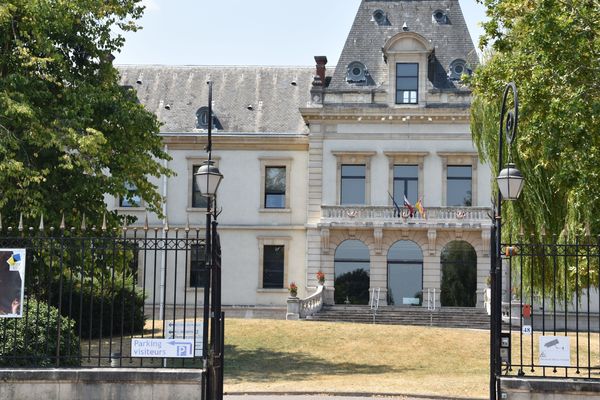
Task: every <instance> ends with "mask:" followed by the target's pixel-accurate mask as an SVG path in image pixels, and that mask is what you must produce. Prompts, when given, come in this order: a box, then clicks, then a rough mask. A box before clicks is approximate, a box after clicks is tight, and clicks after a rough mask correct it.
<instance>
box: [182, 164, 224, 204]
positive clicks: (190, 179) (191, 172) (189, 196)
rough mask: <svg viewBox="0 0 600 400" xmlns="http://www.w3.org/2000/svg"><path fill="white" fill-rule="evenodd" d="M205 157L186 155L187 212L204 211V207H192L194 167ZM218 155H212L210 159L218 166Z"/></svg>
mask: <svg viewBox="0 0 600 400" xmlns="http://www.w3.org/2000/svg"><path fill="white" fill-rule="evenodd" d="M207 159H208V158H206V157H186V161H187V212H206V207H194V167H195V166H198V167H199V166H201V165H202V163H203V162H204V161H206V160H207ZM219 160H220V158H219V157H213V158H212V161H214V162H215V165H216V166H217V167H218V166H219Z"/></svg>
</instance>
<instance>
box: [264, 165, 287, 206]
mask: <svg viewBox="0 0 600 400" xmlns="http://www.w3.org/2000/svg"><path fill="white" fill-rule="evenodd" d="M285 186H286V182H285V167H265V208H285Z"/></svg>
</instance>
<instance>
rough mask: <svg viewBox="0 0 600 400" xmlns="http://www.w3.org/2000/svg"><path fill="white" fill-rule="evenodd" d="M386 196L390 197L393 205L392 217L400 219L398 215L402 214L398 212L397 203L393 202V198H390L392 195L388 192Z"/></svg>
mask: <svg viewBox="0 0 600 400" xmlns="http://www.w3.org/2000/svg"><path fill="white" fill-rule="evenodd" d="M388 195H389V196H390V197H391V199H392V202H393V203H394V217H396V218H400V215H401V214H402V213H401V212H400V207H399V206H398V203H396V200H394V196H392V194H391V193H390V192H389V191H388Z"/></svg>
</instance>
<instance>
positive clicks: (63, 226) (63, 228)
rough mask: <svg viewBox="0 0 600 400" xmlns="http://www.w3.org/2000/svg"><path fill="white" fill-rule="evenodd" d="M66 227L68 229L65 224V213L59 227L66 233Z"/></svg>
mask: <svg viewBox="0 0 600 400" xmlns="http://www.w3.org/2000/svg"><path fill="white" fill-rule="evenodd" d="M66 227H67V226H66V224H65V213H63V214H62V220H61V221H60V227H59V229H61V230H63V231H64V230H65V228H66Z"/></svg>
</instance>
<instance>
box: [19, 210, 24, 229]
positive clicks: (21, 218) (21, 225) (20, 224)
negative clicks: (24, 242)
mask: <svg viewBox="0 0 600 400" xmlns="http://www.w3.org/2000/svg"><path fill="white" fill-rule="evenodd" d="M19 232H23V213H21V215H20V216H19Z"/></svg>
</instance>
